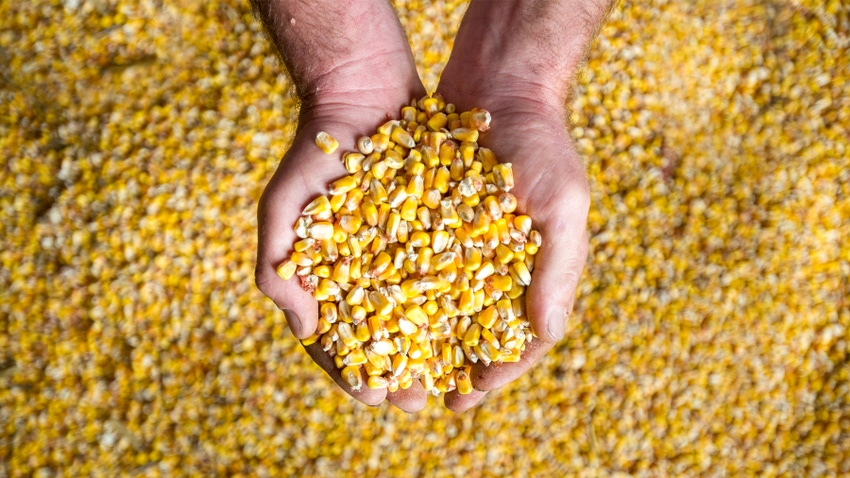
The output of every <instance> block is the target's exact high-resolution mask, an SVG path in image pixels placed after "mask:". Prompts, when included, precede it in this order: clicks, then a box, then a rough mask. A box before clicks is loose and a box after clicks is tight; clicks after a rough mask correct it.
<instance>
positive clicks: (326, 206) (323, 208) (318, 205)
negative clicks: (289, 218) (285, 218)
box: [301, 196, 331, 216]
mask: <svg viewBox="0 0 850 478" xmlns="http://www.w3.org/2000/svg"><path fill="white" fill-rule="evenodd" d="M330 210H331V203H330V201H329V200H328V198H327V196H319V197H317V198H316V199H313V200H312V201H310V204H308V205H307V206H305V207H304V210H303V211H301V214H303V215H305V216H312V215H314V214H323V213H327V212H329V211H330Z"/></svg>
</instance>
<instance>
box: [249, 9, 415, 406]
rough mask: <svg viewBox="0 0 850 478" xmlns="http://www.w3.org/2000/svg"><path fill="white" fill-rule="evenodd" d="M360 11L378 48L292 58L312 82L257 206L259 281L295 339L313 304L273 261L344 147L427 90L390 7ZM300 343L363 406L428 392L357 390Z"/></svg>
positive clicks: (311, 322) (406, 401)
mask: <svg viewBox="0 0 850 478" xmlns="http://www.w3.org/2000/svg"><path fill="white" fill-rule="evenodd" d="M363 8H366V9H372V10H371V11H370V12H369V13H370V16H371V18H372V19H373V21H372V22H370V23H369V24H367V25H361V26H362V27H363V28H372V29H379V30H381V33H380V34H381V35H382V41H381V44H380V45H376V44H369V45H368V46H367V48H365V49H364V51H361V52H359V51H352V50H355V49H357V48H360V47H359V46H358V45H356V44H349V45H347V48H348V50H347V51H344V52H340V55H342V54H344V55H345V56H346V57H347V58H349V60H347V61H341V62H340V63H339V64H337V65H332V66H331V67H327V68H325V70H324V71H322V72H321V73H318V74H317V72H316V71H314V69H315V68H316V66H315V64H316V63H321V62H314V61H313V60H315V59H311V58H303V59H298V58H295V59H294V58H292V56H293V55H292V54H290V55H289V57H288V63H289V67H290V73H293V71H294V70H297V71H296V73H297V74H294V75H293V76H297V77H299V78H302V79H303V78H305V77H310V78H312V80H311V81H310V83H309V84H307V85H299V86H300V88H299V94H300V96H301V98H302V101H303V103H302V105H301V111H300V117H299V121H298V129H297V133H296V136H295V139H294V140H293V142H292V146H291V147H290V148H289V150H288V151H287V152H286V154H285V155H284V157H283V159H282V160H281V163H280V166H279V167H278V169H277V171H276V172H275V174H274V176H273V177H272V179H271V181H270V182H269V184H268V185H267V186H266V189H265V191H264V192H263V195H262V198H261V199H260V203H259V207H258V213H257V222H258V230H259V243H258V251H257V266H256V272H255V277H256V283H257V286H258V287H259V289H260V290H261V291H262V292H263V293H264V294H265V295H267V296H268V297H269V298H271V299H272V300H273V301H274V303H275V304H276V305H277V307H278V308H280V309H281V310H283V311H284V313H285V315H286V320H287V323H288V324H289V328H290V329H291V330H292V333H293V335H295V337H296V338H298V339H304V338H306V337H308V336H310V335H311V334H313V333H314V332H315V331H316V326H317V320H318V304H317V301H316V299H315V298H314V297H313V296H312V294H310V293H308V292H306V291H304V290H303V289H302V288H301V285H300V281H299V278H298V277H297V276H294V277H292V278H291V279H289V280H286V281H285V280H283V279H281V278H280V277H279V276H278V275H277V273H276V272H275V268H276V267H277V265H278V264H280V263H281V262H283V261H284V260H285V259H287V258H288V257H289V256H290V254H291V253H292V252H293V250H292V247H293V244H294V243H295V242H296V241H297V240H298V238H297V236H296V235H295V231H294V229H293V226H294V225H295V222H296V220H297V219H298V218H299V217H300V215H301V211H302V210H303V208H304V206H306V205H307V204H308V203H309V202H310V201H312V200H313V199H314V198H315V197H317V196H319V195H321V194H327V192H328V184H329V183H331V182H333V181H335V180H337V179H339V178H341V177H343V176H345V175H347V174H348V172H347V171H346V169H345V167H344V166H343V164H342V161H341V159H340V158H341V155H342V153H343V152H345V151H356V146H355V140H356V138H358V137H360V136H363V135H371V134H373V133H374V131H375V128H376V127H377V126H379V125H380V124H382V123H384V122H386V121H387V120H388V119H389V118H395V117H397V116H398V115H399V110H400V108H401V107H402V106H403V105H405V104H407V103H409V102H410V100H411V99H412V98H419V97H421V96H423V95H424V94H425V89H424V87H423V86H422V83H421V81H420V80H419V75H418V74H417V72H416V68H415V66H414V63H413V55H412V54H411V52H410V46H409V45H408V43H407V39H406V38H405V36H404V32H403V31H402V29H401V27H400V26H399V25H398V19H397V18H396V17H395V15H394V14H393V12H392V9H391V8H389V7H388V6H387V5H381V4H374V5H367V6H365V7H363ZM347 12H349V13H350V11H347ZM351 14H352V15H354V13H351ZM293 15H297V14H293ZM293 18H294V17H293ZM302 18H303V17H302ZM344 21H345V19H344V18H343V19H340V22H343V23H344ZM358 21H359V17H358ZM301 39H303V37H299V38H298V39H296V40H301ZM301 51H302V50H298V52H296V53H300V52H301ZM285 56H286V55H285ZM325 61H327V59H325ZM319 131H326V132H328V133H330V134H331V135H332V136H333V137H334V138H336V139H337V140H338V141H339V143H340V145H339V148H338V149H337V151H335V152H334V153H333V154H330V155H329V154H325V153H324V152H323V151H322V150H321V149H319V148H318V146H316V143H315V137H316V133H317V132H319ZM305 348H306V350H307V353H308V354H309V355H310V356H311V357H312V358H313V360H314V361H315V362H316V363H317V364H318V365H319V366H320V367H322V368H323V369H324V370H325V372H327V373H328V375H330V376H331V378H333V379H334V381H335V382H336V383H337V384H338V385H339V386H340V387H341V388H342V389H343V390H344V391H346V392H347V393H349V394H350V395H351V396H352V397H354V398H356V399H358V400H360V401H361V402H363V403H366V404H369V405H378V404H380V403H381V402H383V401H384V399H385V398H386V399H387V400H388V401H389V402H391V403H392V404H393V405H395V406H397V407H398V408H400V409H402V410H405V411H408V412H412V411H416V410H419V409H421V408H422V407H424V406H425V403H426V399H427V396H426V393H425V391H424V389H423V388H422V386H421V385H420V384H419V382H418V381H417V382H416V383H414V386H412V387H410V388H409V389H407V390H399V391H397V392H394V393H387V390H386V389H379V390H372V389H370V388H368V387H367V386H366V385H365V381H366V380H365V379H366V378H367V377H365V376H364V377H363V378H364V385H363V387H362V388H361V389H360V390H359V391H354V390H352V389H351V387H350V386H349V385H348V384H347V383H346V382H345V381H344V380H343V379H342V376H341V373H340V370H339V369H337V368H336V365H335V364H334V361H333V359H332V358H331V357H330V356H329V355H328V354H327V353H326V352H325V351H324V350H322V347H321V345H320V344H319V343H314V344H312V345H309V346H306V347H305Z"/></svg>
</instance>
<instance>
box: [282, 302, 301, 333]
mask: <svg viewBox="0 0 850 478" xmlns="http://www.w3.org/2000/svg"><path fill="white" fill-rule="evenodd" d="M283 315H285V316H286V323H287V324H289V328H290V330H292V333H293V334H294V335H295V336H296V337H301V321H300V320H299V319H298V316H297V315H295V312H293V311H291V310H289V309H283Z"/></svg>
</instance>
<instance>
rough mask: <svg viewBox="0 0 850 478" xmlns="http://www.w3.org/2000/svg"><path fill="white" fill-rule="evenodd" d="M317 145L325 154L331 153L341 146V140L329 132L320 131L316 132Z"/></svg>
mask: <svg viewBox="0 0 850 478" xmlns="http://www.w3.org/2000/svg"><path fill="white" fill-rule="evenodd" d="M316 146H318V147H319V149H321V150H322V151H324V152H325V154H331V153H333V152H334V151H336V149H337V148H338V147H339V142H338V141H337V140H336V139H334V137H333V136H331V135H330V134H328V133H327V132H325V131H319V132H318V133H316Z"/></svg>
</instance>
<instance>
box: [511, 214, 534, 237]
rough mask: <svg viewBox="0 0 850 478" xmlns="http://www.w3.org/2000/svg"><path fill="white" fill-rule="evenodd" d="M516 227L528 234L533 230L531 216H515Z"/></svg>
mask: <svg viewBox="0 0 850 478" xmlns="http://www.w3.org/2000/svg"><path fill="white" fill-rule="evenodd" d="M514 227H515V228H516V229H517V230H518V231H520V232H522V233H523V234H525V235H526V236H527V235H528V234H529V233H530V232H531V218H530V217H528V216H526V215H519V216H516V217H514Z"/></svg>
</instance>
